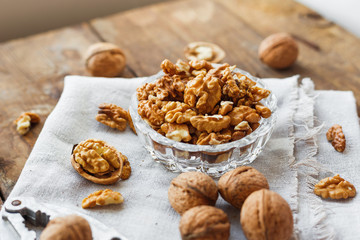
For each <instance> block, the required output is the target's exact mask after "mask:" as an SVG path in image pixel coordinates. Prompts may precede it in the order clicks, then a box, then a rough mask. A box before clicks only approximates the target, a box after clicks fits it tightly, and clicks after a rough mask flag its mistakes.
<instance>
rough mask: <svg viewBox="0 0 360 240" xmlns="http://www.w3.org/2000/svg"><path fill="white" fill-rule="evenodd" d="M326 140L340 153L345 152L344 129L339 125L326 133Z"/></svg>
mask: <svg viewBox="0 0 360 240" xmlns="http://www.w3.org/2000/svg"><path fill="white" fill-rule="evenodd" d="M326 138H327V140H328V141H330V142H331V145H332V146H333V147H334V148H335V150H336V151H338V152H343V151H344V150H345V147H346V139H345V135H344V133H343V130H342V127H341V126H340V125H339V124H335V125H333V126H332V127H331V128H329V130H328V131H327V133H326Z"/></svg>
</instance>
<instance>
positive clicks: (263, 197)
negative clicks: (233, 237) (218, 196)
mask: <svg viewBox="0 0 360 240" xmlns="http://www.w3.org/2000/svg"><path fill="white" fill-rule="evenodd" d="M240 223H241V226H242V229H243V231H244V234H245V236H246V239H249V240H255V239H276V240H289V239H290V237H291V235H292V233H293V229H294V222H293V216H292V212H291V209H290V206H289V204H288V203H287V202H286V201H285V199H283V198H282V197H281V196H280V195H279V194H277V193H276V192H273V191H270V190H268V189H261V190H258V191H255V192H253V193H251V194H250V196H249V197H248V198H246V200H245V202H244V204H243V206H242V208H241V212H240Z"/></svg>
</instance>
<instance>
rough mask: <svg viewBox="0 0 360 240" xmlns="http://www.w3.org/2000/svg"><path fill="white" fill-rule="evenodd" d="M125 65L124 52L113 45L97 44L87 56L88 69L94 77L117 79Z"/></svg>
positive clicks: (86, 64)
mask: <svg viewBox="0 0 360 240" xmlns="http://www.w3.org/2000/svg"><path fill="white" fill-rule="evenodd" d="M125 64H126V58H125V54H124V52H123V51H122V50H121V49H120V48H119V47H118V46H116V45H115V44H112V43H107V42H99V43H95V44H93V45H91V46H90V47H89V48H88V50H87V52H86V54H85V66H86V69H87V70H88V71H89V72H90V73H91V75H93V76H97V77H116V76H118V75H120V73H121V72H122V71H123V70H124V68H125Z"/></svg>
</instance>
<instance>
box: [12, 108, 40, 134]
mask: <svg viewBox="0 0 360 240" xmlns="http://www.w3.org/2000/svg"><path fill="white" fill-rule="evenodd" d="M38 122H40V116H39V115H38V114H36V113H33V112H25V113H23V114H21V115H20V116H19V117H18V118H17V119H16V120H15V122H14V123H15V124H16V131H17V132H18V133H20V134H21V135H25V134H26V133H28V132H29V130H30V127H31V124H35V123H38Z"/></svg>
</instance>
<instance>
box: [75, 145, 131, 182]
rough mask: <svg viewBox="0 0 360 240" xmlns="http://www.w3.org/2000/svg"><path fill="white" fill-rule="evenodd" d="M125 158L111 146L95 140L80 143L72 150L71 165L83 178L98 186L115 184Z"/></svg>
mask: <svg viewBox="0 0 360 240" xmlns="http://www.w3.org/2000/svg"><path fill="white" fill-rule="evenodd" d="M124 161H126V157H125V156H124V155H123V154H121V153H120V152H119V151H117V150H116V149H115V148H114V147H113V146H110V145H108V144H107V143H106V142H104V141H101V140H97V139H88V140H86V141H82V142H80V143H79V144H78V145H76V146H75V147H74V149H73V152H72V155H71V164H72V166H73V167H74V169H75V170H76V171H77V172H78V173H79V174H80V175H81V176H83V177H84V178H86V179H88V180H90V181H92V182H94V183H98V184H112V183H115V182H117V181H118V180H119V179H120V177H121V173H122V169H123V164H124Z"/></svg>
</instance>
